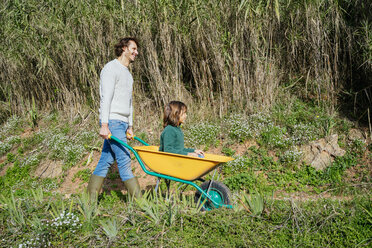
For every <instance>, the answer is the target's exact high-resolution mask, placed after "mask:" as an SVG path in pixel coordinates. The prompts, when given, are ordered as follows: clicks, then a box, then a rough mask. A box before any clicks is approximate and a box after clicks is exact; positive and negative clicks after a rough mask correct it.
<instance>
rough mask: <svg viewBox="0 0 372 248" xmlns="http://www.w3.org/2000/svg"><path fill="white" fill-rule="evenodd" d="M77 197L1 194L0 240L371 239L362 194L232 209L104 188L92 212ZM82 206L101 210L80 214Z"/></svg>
mask: <svg viewBox="0 0 372 248" xmlns="http://www.w3.org/2000/svg"><path fill="white" fill-rule="evenodd" d="M12 199H13V200H12ZM37 199H38V200H37ZM83 199H84V196H83V195H76V196H73V198H71V199H62V198H60V197H58V196H44V197H40V198H33V197H30V198H23V200H22V199H19V198H18V199H17V198H14V196H13V198H11V200H4V198H0V200H1V201H0V204H1V208H2V211H1V212H0V228H1V230H2V232H1V233H0V244H1V246H4V247H5V246H19V245H20V244H24V245H25V244H28V245H32V244H35V242H37V241H36V239H38V242H39V244H41V243H44V244H49V246H60V245H62V244H63V245H64V246H71V245H72V246H79V247H92V246H95V247H105V246H107V245H111V246H141V247H145V246H155V247H158V246H167V247H168V246H169V247H174V246H183V247H185V246H186V247H195V246H206V247H210V246H216V245H217V246H221V247H236V246H237V247H248V246H249V247H252V246H254V247H257V246H260V247H261V246H265V247H266V246H267V247H270V246H275V247H288V246H304V247H307V246H316V247H323V246H327V245H330V246H335V247H354V246H356V245H364V246H368V244H370V242H371V241H372V240H371V225H372V223H371V220H372V219H371V214H370V213H371V211H372V209H371V206H372V205H371V200H370V196H368V195H366V196H365V197H355V198H354V199H353V200H348V201H333V200H329V199H319V200H313V201H305V202H301V201H291V200H272V199H271V198H270V197H264V198H263V199H261V205H260V206H261V207H262V206H263V208H262V209H263V211H260V213H261V214H260V215H257V214H251V211H254V209H253V208H252V206H253V205H252V206H250V205H249V204H248V203H247V202H245V203H244V204H245V205H246V206H245V207H247V206H248V208H250V211H246V208H245V207H243V205H242V204H241V203H237V204H235V209H234V210H229V209H219V210H214V211H210V212H197V210H196V209H195V204H194V203H193V198H192V197H191V198H188V197H187V196H186V197H184V198H182V199H181V198H179V197H178V196H177V195H173V198H172V199H173V200H172V201H169V199H168V198H163V197H160V198H159V197H155V198H154V196H151V194H149V195H147V198H144V199H142V200H141V201H138V203H136V202H132V201H127V202H125V201H122V200H120V198H117V197H116V198H115V197H112V196H105V197H104V198H102V199H101V201H100V202H99V204H98V205H97V206H96V207H95V210H94V209H93V212H91V211H90V210H89V211H88V209H87V207H88V205H86V203H84V200H83ZM40 200H41V201H40ZM251 200H253V199H251ZM262 200H263V201H262ZM14 202H18V204H13V203H14ZM50 202H53V203H52V205H51V204H50ZM250 204H254V205H257V204H256V203H253V202H251V203H250ZM262 204H263V205H262ZM113 206H114V207H113ZM169 206H171V208H169ZM257 206H258V205H257ZM83 207H84V208H83ZM48 209H51V210H50V211H48ZM79 209H81V211H80V210H79ZM83 209H85V210H83ZM88 212H89V213H98V212H99V213H100V214H99V215H92V217H93V216H94V217H93V218H89V219H87V218H86V217H84V216H85V215H86V214H87V213H88Z"/></svg>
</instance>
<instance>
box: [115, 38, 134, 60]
mask: <svg viewBox="0 0 372 248" xmlns="http://www.w3.org/2000/svg"><path fill="white" fill-rule="evenodd" d="M130 41H133V42H134V43H136V45H137V47H139V44H138V41H137V39H136V38H134V37H125V38H122V39H120V41H119V42H118V43H117V44H116V45H115V55H116V56H117V57H120V56H121V54H122V53H123V48H124V47H128V46H129V42H130Z"/></svg>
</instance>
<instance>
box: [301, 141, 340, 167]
mask: <svg viewBox="0 0 372 248" xmlns="http://www.w3.org/2000/svg"><path fill="white" fill-rule="evenodd" d="M337 142H338V135H337V134H334V135H331V136H328V137H326V138H324V139H320V140H317V141H313V142H311V143H310V144H309V145H307V146H305V147H302V149H301V150H302V151H303V153H304V161H305V162H306V163H307V164H310V165H311V166H312V167H314V168H315V169H317V170H324V169H325V168H326V167H327V166H329V165H330V163H332V162H333V161H334V158H335V157H338V156H343V155H344V154H345V151H344V150H343V149H341V148H340V146H339V145H338V143H337Z"/></svg>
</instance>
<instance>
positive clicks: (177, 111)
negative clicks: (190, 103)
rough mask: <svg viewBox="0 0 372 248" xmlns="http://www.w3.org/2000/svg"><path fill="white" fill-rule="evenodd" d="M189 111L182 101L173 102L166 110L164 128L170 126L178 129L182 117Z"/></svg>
mask: <svg viewBox="0 0 372 248" xmlns="http://www.w3.org/2000/svg"><path fill="white" fill-rule="evenodd" d="M186 111H187V106H186V104H184V103H183V102H180V101H171V102H170V103H168V104H167V105H166V106H165V108H164V118H163V127H166V126H168V125H171V126H174V127H178V126H179V125H180V116H181V114H182V113H183V112H186Z"/></svg>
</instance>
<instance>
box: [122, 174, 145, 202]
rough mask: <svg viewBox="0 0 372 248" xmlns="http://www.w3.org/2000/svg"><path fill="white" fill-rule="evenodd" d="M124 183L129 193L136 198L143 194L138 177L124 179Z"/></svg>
mask: <svg viewBox="0 0 372 248" xmlns="http://www.w3.org/2000/svg"><path fill="white" fill-rule="evenodd" d="M124 185H125V187H126V188H127V190H128V194H129V195H130V196H132V197H134V198H140V197H141V196H142V194H141V188H140V185H139V183H138V179H137V177H133V178H131V179H128V180H126V181H124Z"/></svg>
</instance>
